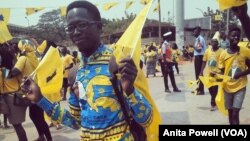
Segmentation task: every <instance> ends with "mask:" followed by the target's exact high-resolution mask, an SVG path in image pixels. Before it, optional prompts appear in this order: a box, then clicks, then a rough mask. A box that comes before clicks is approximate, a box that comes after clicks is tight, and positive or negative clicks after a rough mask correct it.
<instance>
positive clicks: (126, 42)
mask: <svg viewBox="0 0 250 141" xmlns="http://www.w3.org/2000/svg"><path fill="white" fill-rule="evenodd" d="M152 3H153V0H152V1H150V2H149V3H148V4H147V5H146V6H145V7H144V8H143V9H142V11H141V12H140V13H139V14H138V15H137V16H136V18H135V19H134V21H133V22H132V23H131V24H130V25H129V27H128V28H127V29H126V31H125V32H124V33H123V35H122V36H121V38H120V39H119V40H118V41H117V43H116V44H115V46H116V47H115V50H114V56H115V58H116V61H117V62H118V61H119V60H120V59H122V58H124V57H126V56H128V55H130V56H131V57H132V58H133V60H134V62H135V64H136V67H137V70H138V73H137V77H136V80H135V83H134V86H135V88H136V89H137V90H139V91H140V92H141V94H143V96H144V97H145V98H146V99H147V100H148V101H149V103H150V104H151V105H152V122H151V123H150V125H149V126H148V127H147V128H146V133H147V140H148V141H157V140H158V136H159V130H158V129H159V125H160V124H161V123H162V119H161V116H160V113H159V111H158V109H157V107H156V105H155V102H154V101H153V99H152V97H151V95H150V91H149V86H148V82H147V79H146V77H145V75H144V73H143V71H142V70H141V69H140V67H139V63H140V55H141V33H142V29H143V26H144V24H145V21H146V18H147V15H148V12H149V10H150V8H151V6H152Z"/></svg>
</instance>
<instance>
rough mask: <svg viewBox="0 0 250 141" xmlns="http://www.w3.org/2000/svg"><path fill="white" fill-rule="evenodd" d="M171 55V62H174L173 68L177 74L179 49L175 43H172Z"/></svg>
mask: <svg viewBox="0 0 250 141" xmlns="http://www.w3.org/2000/svg"><path fill="white" fill-rule="evenodd" d="M172 55H173V62H174V66H175V69H176V71H177V74H179V73H180V71H179V67H178V62H179V61H180V55H181V51H180V50H179V49H178V46H177V44H176V43H173V46H172Z"/></svg>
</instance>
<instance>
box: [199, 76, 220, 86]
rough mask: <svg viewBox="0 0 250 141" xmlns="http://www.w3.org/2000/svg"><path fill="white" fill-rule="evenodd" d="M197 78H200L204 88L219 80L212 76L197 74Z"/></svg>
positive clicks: (216, 83)
mask: <svg viewBox="0 0 250 141" xmlns="http://www.w3.org/2000/svg"><path fill="white" fill-rule="evenodd" d="M199 79H200V80H201V82H202V83H203V85H204V86H205V87H206V88H210V87H212V86H215V85H219V84H220V82H217V81H216V79H215V78H214V77H209V76H199Z"/></svg>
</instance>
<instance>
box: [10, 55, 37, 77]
mask: <svg viewBox="0 0 250 141" xmlns="http://www.w3.org/2000/svg"><path fill="white" fill-rule="evenodd" d="M38 64H39V62H38V60H37V59H36V58H31V57H26V56H21V57H19V58H18V60H17V62H16V64H15V66H14V68H16V69H18V70H19V71H20V72H22V76H28V75H30V74H31V73H32V72H33V71H34V70H35V69H36V67H37V66H38Z"/></svg>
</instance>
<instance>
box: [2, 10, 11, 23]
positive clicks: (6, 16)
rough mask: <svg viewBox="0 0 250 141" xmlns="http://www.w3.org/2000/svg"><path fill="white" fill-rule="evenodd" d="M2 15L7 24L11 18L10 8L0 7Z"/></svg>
mask: <svg viewBox="0 0 250 141" xmlns="http://www.w3.org/2000/svg"><path fill="white" fill-rule="evenodd" d="M0 15H1V16H3V22H4V23H5V24H6V25H7V24H8V23H9V19H10V8H0ZM0 22H1V20H0Z"/></svg>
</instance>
